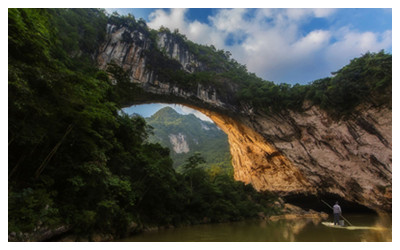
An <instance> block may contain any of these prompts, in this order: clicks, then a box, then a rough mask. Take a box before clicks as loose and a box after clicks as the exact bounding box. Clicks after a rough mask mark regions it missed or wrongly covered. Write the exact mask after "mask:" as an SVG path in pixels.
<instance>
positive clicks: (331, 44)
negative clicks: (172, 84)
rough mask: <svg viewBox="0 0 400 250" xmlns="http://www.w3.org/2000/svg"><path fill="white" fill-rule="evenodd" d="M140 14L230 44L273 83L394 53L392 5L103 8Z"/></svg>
mask: <svg viewBox="0 0 400 250" xmlns="http://www.w3.org/2000/svg"><path fill="white" fill-rule="evenodd" d="M106 10H107V12H109V13H111V12H113V11H117V12H118V13H119V14H122V15H126V14H128V13H130V14H132V15H134V16H135V18H137V19H139V18H143V19H144V20H146V22H147V24H148V26H149V27H150V28H152V29H158V28H159V27H160V26H161V25H163V26H164V27H168V28H169V29H171V30H175V29H179V32H180V33H182V34H185V35H186V36H187V38H188V39H190V40H192V41H194V42H196V43H199V44H207V45H211V44H212V45H214V46H215V47H216V48H217V49H223V50H228V51H230V52H231V53H232V57H233V58H234V59H235V60H237V61H238V62H239V63H241V64H245V65H246V66H247V69H248V70H249V72H254V73H256V74H257V75H258V76H259V77H261V78H263V79H265V80H270V81H274V82H275V83H282V82H285V83H290V84H295V83H300V84H306V83H309V82H311V81H313V80H317V79H320V78H323V77H328V76H331V72H334V71H337V70H338V69H340V68H341V67H343V66H344V65H346V64H348V63H349V61H350V60H351V59H353V58H355V57H359V56H361V55H362V54H365V53H366V52H368V51H369V52H379V51H380V50H384V51H386V52H388V53H392V10H391V9H382V8H361V9H355V8H338V9H331V8H322V9H310V8H305V9H299V8H284V9H283V8H279V9H270V8H249V9H242V8H233V9H219V8H188V9H184V8H173V9H156V8H147V9H146V8H137V9H106Z"/></svg>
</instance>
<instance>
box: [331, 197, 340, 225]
mask: <svg viewBox="0 0 400 250" xmlns="http://www.w3.org/2000/svg"><path fill="white" fill-rule="evenodd" d="M341 214H342V209H341V208H340V206H339V202H336V203H335V205H333V223H334V225H335V226H336V223H337V224H338V225H339V218H340V215H341Z"/></svg>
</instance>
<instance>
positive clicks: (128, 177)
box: [8, 9, 277, 240]
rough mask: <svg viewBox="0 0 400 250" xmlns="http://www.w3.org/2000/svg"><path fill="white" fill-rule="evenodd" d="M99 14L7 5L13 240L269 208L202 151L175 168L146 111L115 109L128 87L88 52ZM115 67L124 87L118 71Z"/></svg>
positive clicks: (131, 229) (98, 30)
mask: <svg viewBox="0 0 400 250" xmlns="http://www.w3.org/2000/svg"><path fill="white" fill-rule="evenodd" d="M106 22H107V16H106V15H105V14H104V12H102V11H99V10H90V9H84V10H83V9H73V10H65V9H56V10H52V9H9V13H8V24H9V33H8V42H9V57H8V79H9V82H8V100H9V103H8V112H9V116H8V138H9V140H8V229H9V233H10V234H12V235H14V240H37V239H38V238H39V237H40V235H39V233H40V232H45V231H48V230H51V229H56V228H59V227H60V226H64V227H66V228H67V229H68V232H70V233H72V234H75V235H78V236H80V237H82V238H83V239H89V240H90V236H91V235H92V234H93V233H96V232H100V233H108V234H112V235H113V236H114V237H115V238H118V237H123V236H126V235H127V234H130V233H135V232H137V231H140V230H141V229H142V228H143V227H146V226H160V225H174V226H178V225H186V224H193V223H203V222H221V221H232V220H240V219H243V218H250V217H256V216H257V213H258V212H265V213H266V214H271V213H276V212H277V211H275V210H274V209H273V208H272V207H271V204H272V203H273V201H274V199H275V198H274V197H273V196H271V195H269V194H265V193H258V192H256V191H255V190H254V189H253V188H252V187H251V186H250V185H245V184H243V183H241V182H237V181H234V179H233V176H232V173H231V172H226V171H219V170H218V169H213V171H206V170H204V169H202V168H199V167H198V165H199V164H200V163H201V162H203V158H202V157H201V156H199V155H194V156H193V157H191V158H189V159H188V160H187V163H186V164H185V166H186V171H185V172H184V173H182V174H180V173H177V172H176V171H175V170H174V169H173V167H172V160H171V158H170V157H169V153H170V152H169V150H168V149H167V148H164V147H161V146H160V145H159V144H154V143H148V142H147V140H146V139H147V137H148V135H149V127H148V126H147V125H146V123H145V121H144V119H143V118H139V117H134V118H131V117H129V116H128V115H121V114H120V113H119V110H120V109H121V104H120V102H119V101H118V100H120V99H122V98H123V97H121V96H120V95H122V94H124V93H126V92H124V91H119V90H118V88H117V87H115V86H113V85H112V84H111V82H110V80H109V78H108V76H107V74H108V72H104V71H100V70H99V69H98V68H97V67H96V64H95V62H94V61H93V60H92V57H91V54H92V53H93V51H94V50H95V49H96V46H98V44H99V43H100V42H101V41H102V39H104V35H105V29H104V27H105V24H106ZM112 72H113V73H114V75H117V73H118V72H119V73H120V77H119V78H118V79H119V83H121V84H122V86H124V85H123V84H124V83H126V78H124V74H123V73H121V72H120V71H118V70H117V69H115V70H114V71H112ZM131 91H135V89H132V90H131ZM22 233H24V234H22ZM88 237H89V238H88Z"/></svg>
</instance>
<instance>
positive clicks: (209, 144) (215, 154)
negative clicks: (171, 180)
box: [146, 107, 232, 170]
mask: <svg viewBox="0 0 400 250" xmlns="http://www.w3.org/2000/svg"><path fill="white" fill-rule="evenodd" d="M146 121H147V123H148V124H149V125H150V126H152V127H153V128H154V129H153V132H154V134H153V135H151V136H150V138H149V140H150V141H151V142H159V143H160V144H161V145H163V146H166V147H168V148H169V149H170V150H171V157H172V159H173V161H174V167H175V168H177V169H178V170H179V167H180V166H182V165H183V164H184V163H185V160H186V159H187V158H188V157H190V156H191V155H192V154H194V153H195V152H200V153H201V154H202V156H203V157H204V159H205V160H206V163H205V164H204V167H211V166H212V165H218V166H220V167H223V168H232V165H231V160H230V159H231V155H230V152H229V144H228V137H227V135H226V134H225V133H224V132H223V131H222V130H220V129H219V128H218V127H217V126H216V125H215V124H214V123H212V122H207V121H203V120H201V119H199V118H197V117H196V116H194V115H193V114H189V115H181V114H179V113H177V112H176V111H175V110H174V109H173V108H170V107H165V108H162V109H160V110H159V111H158V112H156V113H155V114H154V115H152V116H151V117H149V118H146Z"/></svg>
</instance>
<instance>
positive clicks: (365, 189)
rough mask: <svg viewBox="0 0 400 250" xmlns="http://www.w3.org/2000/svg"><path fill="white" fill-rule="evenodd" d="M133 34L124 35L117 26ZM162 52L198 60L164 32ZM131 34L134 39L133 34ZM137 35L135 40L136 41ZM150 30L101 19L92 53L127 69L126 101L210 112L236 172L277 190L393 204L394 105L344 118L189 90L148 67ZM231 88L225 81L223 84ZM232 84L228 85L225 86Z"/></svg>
mask: <svg viewBox="0 0 400 250" xmlns="http://www.w3.org/2000/svg"><path fill="white" fill-rule="evenodd" d="M124 33H125V35H124V36H126V33H128V34H129V35H130V36H131V38H132V39H131V40H130V42H126V41H124V39H123V38H122V37H123V36H122V34H124ZM158 36H159V37H158V39H157V41H158V44H157V46H158V47H159V48H160V49H163V50H164V51H165V52H166V55H167V56H168V57H170V58H173V59H175V60H177V61H179V62H180V64H181V65H182V69H184V70H186V71H187V72H189V73H190V72H192V71H193V65H197V67H201V62H199V61H197V60H196V58H195V57H194V56H193V55H192V54H190V52H188V51H187V50H185V48H184V47H181V46H180V45H179V43H177V42H176V41H174V39H173V38H172V37H171V36H168V35H167V34H163V33H160V34H158ZM132 41H133V42H132ZM138 41H140V42H138ZM149 42H150V40H149V38H146V37H145V35H143V34H141V33H140V32H137V31H134V32H131V31H128V30H127V29H125V28H124V27H122V28H117V27H115V26H112V25H108V27H107V40H106V42H105V43H104V44H103V45H102V46H101V48H100V49H99V53H98V55H97V61H98V63H99V66H100V68H103V69H104V68H106V67H107V65H108V63H110V62H111V61H113V62H115V63H117V64H118V65H119V66H121V67H122V68H123V69H124V70H125V71H126V72H128V73H129V76H130V79H131V81H132V84H136V85H138V86H140V87H141V88H142V89H143V90H144V91H143V93H142V95H141V96H137V97H135V98H133V100H132V102H131V103H129V104H127V105H133V104H143V103H151V102H169V103H178V104H182V105H185V106H188V107H191V108H193V109H196V110H198V111H201V112H202V113H204V114H206V115H207V116H209V117H210V118H211V119H212V120H213V121H214V122H215V123H216V124H217V125H218V126H219V127H220V128H221V129H222V130H223V131H224V132H225V133H226V134H227V135H228V140H229V144H230V151H231V155H232V164H233V167H234V177H235V179H237V180H240V181H243V182H245V183H251V184H252V185H253V186H254V187H255V188H256V189H257V190H268V191H271V192H274V193H277V194H279V195H281V196H283V197H296V196H298V197H310V196H312V197H324V196H326V197H328V196H330V197H338V198H340V199H343V200H344V201H347V202H352V203H354V204H360V205H362V206H365V207H368V208H370V209H373V210H376V211H391V209H392V205H391V204H392V193H391V192H392V185H391V183H392V111H391V109H390V108H386V107H380V108H377V107H372V106H368V105H366V104H363V105H360V106H359V107H357V108H356V111H355V112H354V115H353V116H351V117H350V118H348V119H346V120H335V119H332V118H331V117H330V116H329V115H328V114H327V113H326V112H325V111H324V110H322V109H320V108H319V107H317V106H312V105H308V104H307V103H305V104H304V111H302V112H294V111H291V110H286V111H282V112H279V113H276V112H275V113H269V114H265V113H261V112H258V111H254V110H253V109H252V108H251V107H250V106H249V105H246V104H243V103H231V102H229V100H228V99H227V98H226V97H220V96H219V93H218V91H217V90H215V89H214V88H213V87H212V86H208V87H205V86H202V85H200V84H198V85H197V89H194V90H192V91H188V90H184V89H182V88H180V87H179V86H175V85H173V84H170V83H168V82H161V81H159V80H158V79H157V75H156V74H155V73H154V72H153V71H152V70H151V69H150V67H146V63H147V60H146V57H145V55H144V53H143V51H144V50H146V49H148V48H149ZM227 88H229V86H228V87H227ZM231 88H233V89H234V87H231Z"/></svg>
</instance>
